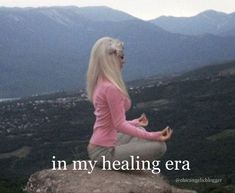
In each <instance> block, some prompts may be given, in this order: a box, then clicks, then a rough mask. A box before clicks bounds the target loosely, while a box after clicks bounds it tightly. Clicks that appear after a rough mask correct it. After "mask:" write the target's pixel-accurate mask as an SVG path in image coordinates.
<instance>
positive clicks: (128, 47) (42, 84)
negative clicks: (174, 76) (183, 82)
mask: <svg viewBox="0 0 235 193" xmlns="http://www.w3.org/2000/svg"><path fill="white" fill-rule="evenodd" d="M0 26H1V30H0V97H1V98H5V97H23V96H30V95H37V94H42V93H48V92H54V91H58V90H74V89H79V88H84V87H85V73H86V70H87V63H88V60H89V54H90V50H91V47H92V45H93V44H94V42H95V41H96V40H97V39H98V38H100V37H103V36H112V37H114V38H118V39H121V40H122V41H124V43H125V56H126V59H125V60H126V63H125V66H124V69H123V74H124V78H125V80H127V81H129V80H135V79H140V78H145V77H149V76H153V75H166V74H168V75H169V74H171V73H177V72H182V71H187V70H191V69H194V68H197V67H200V66H203V65H207V64H213V63H218V62H222V61H227V60H233V59H235V52H234V50H235V37H233V36H232V37H230V36H229V37H227V36H226V37H221V36H217V35H213V34H205V35H200V36H192V35H184V34H177V33H172V32H169V31H167V30H165V29H163V28H161V27H158V26H156V25H155V24H153V23H151V22H149V21H143V20H140V19H137V18H135V17H133V16H131V15H129V14H126V13H124V12H121V11H117V10H114V9H111V8H108V7H88V8H78V7H73V6H69V7H41V8H6V7H0ZM233 26H235V25H233Z"/></svg>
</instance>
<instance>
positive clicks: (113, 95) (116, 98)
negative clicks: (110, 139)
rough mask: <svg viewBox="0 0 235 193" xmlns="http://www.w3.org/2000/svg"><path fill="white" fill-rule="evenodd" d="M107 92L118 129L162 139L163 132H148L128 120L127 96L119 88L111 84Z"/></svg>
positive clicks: (127, 132)
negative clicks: (126, 112)
mask: <svg viewBox="0 0 235 193" xmlns="http://www.w3.org/2000/svg"><path fill="white" fill-rule="evenodd" d="M105 94H106V100H107V103H108V106H109V110H110V114H111V118H112V122H113V125H114V127H115V128H116V129H117V130H118V131H120V132H122V133H125V134H127V135H131V136H134V137H139V138H143V139H148V140H160V136H161V132H148V131H145V130H142V129H139V128H138V126H135V125H134V124H131V123H130V122H129V121H127V120H126V115H125V107H124V101H125V98H124V95H123V94H122V93H121V91H120V90H119V89H118V88H116V87H115V86H114V85H109V86H108V87H107V88H106V92H105ZM133 122H134V121H133Z"/></svg>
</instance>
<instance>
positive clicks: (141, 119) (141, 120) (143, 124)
mask: <svg viewBox="0 0 235 193" xmlns="http://www.w3.org/2000/svg"><path fill="white" fill-rule="evenodd" d="M138 121H139V125H140V126H141V127H147V126H148V123H149V121H148V119H147V117H146V115H145V113H143V114H142V115H141V116H140V117H139V118H138Z"/></svg>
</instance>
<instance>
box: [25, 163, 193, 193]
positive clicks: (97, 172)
mask: <svg viewBox="0 0 235 193" xmlns="http://www.w3.org/2000/svg"><path fill="white" fill-rule="evenodd" d="M25 192H27V193H196V192H195V191H192V190H183V189H178V188H176V187H173V186H171V185H169V183H168V182H167V181H166V180H165V179H164V178H163V177H162V176H160V175H155V174H152V173H151V172H149V171H139V172H136V171H135V172H133V171H132V172H130V171H129V172H124V171H122V172H121V171H104V170H101V169H100V168H95V169H94V170H93V172H92V174H88V172H87V171H86V170H79V171H78V170H72V165H69V166H67V170H64V171H62V170H60V171H58V170H56V171H53V170H51V169H47V170H42V171H39V172H36V173H34V174H32V175H31V176H30V178H29V180H28V183H27V185H26V187H25Z"/></svg>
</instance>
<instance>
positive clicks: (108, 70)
mask: <svg viewBox="0 0 235 193" xmlns="http://www.w3.org/2000/svg"><path fill="white" fill-rule="evenodd" d="M123 49H124V47H123V42H121V41H120V40H118V39H113V38H111V37H103V38H100V39H98V40H97V41H96V43H95V44H94V46H93V47H92V50H91V54H90V60H89V66H88V70H87V87H86V90H87V95H88V99H89V100H90V101H91V102H93V100H92V96H93V92H94V89H95V86H96V84H97V80H98V78H99V77H105V78H106V79H108V80H109V81H110V82H112V83H113V84H114V85H115V86H116V87H117V88H118V89H119V90H120V91H121V92H122V93H123V94H124V95H126V96H127V97H129V95H128V92H127V88H126V86H125V83H124V81H123V78H122V73H121V70H120V67H119V63H120V60H119V59H118V57H120V56H123Z"/></svg>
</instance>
